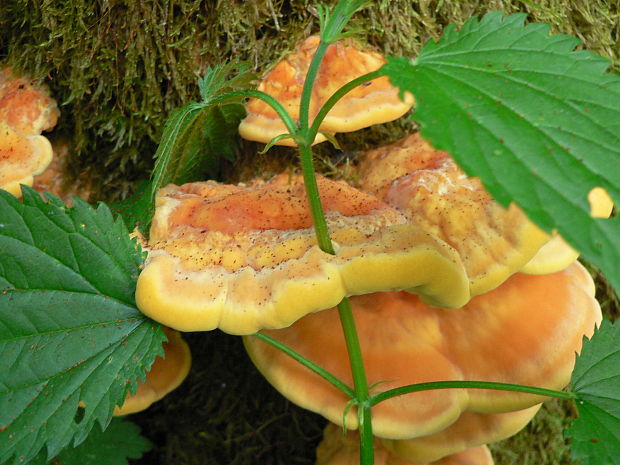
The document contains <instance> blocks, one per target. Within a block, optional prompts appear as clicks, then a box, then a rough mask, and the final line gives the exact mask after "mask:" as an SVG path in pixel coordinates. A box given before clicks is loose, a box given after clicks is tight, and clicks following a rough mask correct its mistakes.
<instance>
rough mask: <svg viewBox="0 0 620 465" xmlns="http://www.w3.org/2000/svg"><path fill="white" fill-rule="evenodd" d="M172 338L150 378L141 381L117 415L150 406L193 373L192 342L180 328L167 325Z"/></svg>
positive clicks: (116, 412)
mask: <svg viewBox="0 0 620 465" xmlns="http://www.w3.org/2000/svg"><path fill="white" fill-rule="evenodd" d="M164 331H165V333H166V336H168V341H167V342H164V357H163V358H162V357H157V358H156V359H155V362H154V363H153V365H152V366H151V369H150V370H149V371H148V372H147V373H146V379H145V380H144V381H140V382H138V389H137V391H136V393H135V394H133V395H132V394H128V395H127V397H126V398H125V402H124V403H123V405H122V406H121V407H118V406H117V407H116V408H115V410H114V415H115V416H121V415H129V414H131V413H136V412H141V411H142V410H146V409H147V408H149V407H150V406H151V405H152V404H153V403H154V402H157V401H158V400H161V399H163V398H164V396H166V395H167V394H169V393H170V392H172V391H173V390H175V389H176V388H177V387H179V386H180V385H181V383H182V382H183V381H184V380H185V378H186V377H187V375H188V374H189V370H190V367H191V364H192V356H191V353H190V350H189V346H188V345H187V343H186V342H185V341H184V340H183V338H182V337H181V335H180V334H179V332H178V331H174V330H171V329H169V328H164Z"/></svg>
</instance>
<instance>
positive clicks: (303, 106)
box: [299, 39, 329, 143]
mask: <svg viewBox="0 0 620 465" xmlns="http://www.w3.org/2000/svg"><path fill="white" fill-rule="evenodd" d="M327 47H329V42H325V41H324V40H323V39H321V40H320V42H319V45H318V47H317V48H316V51H315V52H314V56H313V57H312V61H310V66H309V67H308V73H307V74H306V80H305V81H304V88H303V90H302V92H301V102H300V104H299V127H300V128H301V129H302V130H304V129H307V128H308V125H309V124H308V116H309V112H310V99H311V98H312V87H313V86H314V81H315V80H316V75H317V73H318V71H319V66H321V61H323V56H324V55H325V52H326V51H327ZM312 140H314V138H313V139H312ZM311 142H312V141H310V143H311Z"/></svg>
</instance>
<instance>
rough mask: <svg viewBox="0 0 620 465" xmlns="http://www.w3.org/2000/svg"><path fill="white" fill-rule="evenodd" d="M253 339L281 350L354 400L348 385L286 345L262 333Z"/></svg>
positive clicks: (352, 391) (352, 392)
mask: <svg viewBox="0 0 620 465" xmlns="http://www.w3.org/2000/svg"><path fill="white" fill-rule="evenodd" d="M254 337H255V338H257V339H260V340H261V341H264V342H266V343H268V344H271V345H272V346H274V347H275V348H276V349H279V350H281V351H282V352H284V353H285V354H286V355H288V356H289V357H291V358H293V359H295V360H296V361H298V362H299V363H301V364H302V365H304V366H305V367H307V368H309V369H310V370H312V371H314V372H315V373H316V374H317V375H319V376H320V377H322V378H323V379H325V380H326V381H327V382H329V383H331V384H332V385H333V386H334V387H336V388H337V389H339V390H341V391H342V392H343V393H344V394H345V395H346V396H348V397H350V398H351V399H354V398H355V391H354V390H353V389H352V388H351V387H350V386H349V385H347V384H346V383H345V382H343V381H341V380H340V379H338V378H337V377H335V376H334V375H332V374H331V373H330V372H329V371H327V370H325V369H324V368H322V367H320V366H319V365H317V364H316V363H314V362H313V361H312V360H309V359H307V358H306V357H304V356H303V355H301V354H300V353H299V352H296V351H295V350H293V349H291V348H290V347H289V346H287V345H286V344H284V343H282V342H280V341H278V340H277V339H274V338H272V337H271V336H268V335H266V334H264V333H255V334H254Z"/></svg>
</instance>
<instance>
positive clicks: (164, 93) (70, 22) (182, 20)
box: [0, 0, 620, 200]
mask: <svg viewBox="0 0 620 465" xmlns="http://www.w3.org/2000/svg"><path fill="white" fill-rule="evenodd" d="M327 3H331V4H333V3H335V2H334V1H333V0H331V1H329V2H327ZM619 5H620V4H619V3H618V2H608V1H606V0H592V1H590V2H582V1H580V0H539V1H537V2H533V1H529V0H528V1H526V0H521V1H520V0H494V1H490V2H488V1H482V0H468V1H464V2H445V1H442V0H439V1H438V0H418V1H411V0H382V1H380V2H379V1H378V2H372V4H371V5H370V6H369V7H368V8H366V9H365V10H363V11H362V12H361V13H359V14H357V15H356V16H355V17H354V20H353V22H352V25H351V26H352V27H354V28H359V29H361V30H364V31H365V35H364V37H360V38H361V39H362V40H365V41H367V42H368V43H369V44H370V45H371V46H374V47H376V48H378V49H380V50H383V51H384V52H385V53H387V54H392V55H406V56H415V54H417V53H418V52H419V50H420V49H421V47H422V44H423V43H424V42H425V41H426V40H428V39H438V38H439V37H440V36H441V33H442V31H443V28H444V27H445V26H446V25H447V24H450V23H454V24H457V25H460V24H462V23H463V22H464V21H466V20H467V19H468V18H470V17H471V16H474V15H479V14H483V13H485V12H486V11H488V10H492V9H499V10H502V11H505V12H506V13H513V12H516V11H524V12H527V13H528V14H529V18H530V19H531V20H532V21H544V22H549V23H551V24H552V26H553V30H554V31H556V32H565V33H568V34H573V35H576V36H578V37H580V38H581V39H582V40H584V42H585V44H586V46H587V47H588V48H589V49H591V50H593V51H595V52H598V53H600V54H602V55H604V56H607V57H609V58H610V59H611V60H612V61H613V62H614V66H615V67H616V69H618V55H619V53H620V52H619V47H618V41H619V39H620V6H619ZM317 30H318V21H317V18H316V11H315V10H314V8H313V7H312V2H310V1H309V0H249V1H243V2H242V1H238V0H236V1H217V2H201V1H197V0H163V1H157V2H155V1H153V0H145V1H140V2H134V1H130V0H116V1H113V2H112V1H96V2H92V1H88V0H75V1H72V2H45V1H43V0H4V1H3V2H2V4H1V5H0V31H1V33H0V61H1V62H6V63H7V64H8V65H10V66H14V67H15V68H17V69H20V70H23V71H24V72H26V73H28V74H30V75H31V76H33V77H35V78H37V79H45V81H46V82H47V83H48V84H49V85H50V87H51V90H52V94H53V95H54V96H55V98H56V99H57V100H58V101H59V102H60V103H61V110H62V118H61V120H60V124H59V127H58V130H57V132H61V133H64V134H65V135H66V136H67V137H69V138H70V139H71V140H72V144H73V151H72V154H71V166H72V173H71V174H72V175H73V176H77V175H78V174H79V175H80V176H82V177H84V176H90V177H92V179H93V181H94V185H95V190H96V194H95V196H96V197H98V198H104V199H108V200H113V199H115V198H118V197H123V196H125V195H126V193H127V192H128V191H129V190H130V189H131V188H132V186H133V185H134V182H135V180H137V179H141V178H144V177H146V176H148V173H149V170H150V169H151V168H152V164H153V160H152V158H153V154H154V152H155V148H156V144H157V142H158V141H159V138H160V137H161V133H162V128H163V124H164V122H165V121H166V118H167V117H168V115H169V114H170V112H171V111H172V110H173V109H174V108H176V107H177V106H179V105H181V104H182V103H184V102H187V101H189V100H192V99H197V98H198V93H197V89H196V79H197V76H199V75H201V74H202V73H203V72H204V70H205V68H206V67H207V66H208V65H210V64H213V63H221V62H222V61H224V60H226V59H230V58H233V57H234V58H239V59H242V60H248V61H249V62H250V63H251V65H252V66H253V68H254V69H255V70H257V71H259V72H262V71H264V70H265V69H266V68H267V67H268V66H269V65H270V64H271V63H273V62H274V61H275V60H276V59H278V58H280V57H282V56H283V54H284V53H286V52H287V51H289V50H291V49H292V47H293V46H294V44H295V43H296V42H297V41H299V40H300V39H302V38H303V37H305V36H307V35H309V34H311V33H315V32H317ZM408 129H410V126H408V125H407V124H396V125H392V126H391V127H390V130H387V131H386V129H385V128H381V129H373V130H369V131H364V132H363V133H360V134H355V135H349V136H345V137H343V139H344V146H345V147H346V148H347V150H357V149H359V148H360V147H364V146H368V143H369V142H367V141H372V143H373V144H374V143H376V142H377V141H384V142H385V143H387V142H390V141H393V140H395V139H396V138H398V137H399V136H400V135H402V134H403V132H404V131H406V130H408ZM321 150H322V151H326V153H325V154H324V155H323V156H324V157H328V158H329V157H334V156H336V157H338V156H339V155H338V154H336V153H335V152H334V151H331V152H330V151H329V150H327V149H324V148H322V149H321ZM255 153H256V146H252V147H251V148H249V149H248V152H247V156H248V157H254V156H255ZM327 166H329V163H328V164H327ZM228 172H231V170H229V171H228Z"/></svg>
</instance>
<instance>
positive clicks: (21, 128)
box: [0, 69, 59, 196]
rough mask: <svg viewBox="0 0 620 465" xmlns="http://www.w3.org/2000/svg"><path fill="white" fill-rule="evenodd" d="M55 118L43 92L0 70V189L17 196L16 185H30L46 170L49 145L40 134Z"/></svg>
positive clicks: (55, 110) (53, 104)
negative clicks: (37, 175)
mask: <svg viewBox="0 0 620 465" xmlns="http://www.w3.org/2000/svg"><path fill="white" fill-rule="evenodd" d="M58 115H59V112H58V108H57V106H56V102H55V101H54V100H53V99H52V98H51V97H50V96H49V95H48V92H47V90H45V89H44V88H43V87H40V86H35V85H33V84H32V83H31V82H30V81H29V80H27V79H24V78H17V77H13V76H12V74H11V71H10V70H8V69H5V70H3V71H0V189H4V190H7V191H9V192H10V193H11V194H13V195H15V196H21V190H20V187H19V186H20V184H26V185H29V186H31V185H32V182H33V176H34V175H36V174H40V173H42V172H43V171H44V170H45V168H47V166H48V165H49V164H50V162H51V161H52V146H51V144H50V142H49V141H48V140H47V138H45V137H44V136H42V135H40V134H41V132H43V131H45V130H48V129H51V128H53V127H54V126H55V125H56V121H57V120H58Z"/></svg>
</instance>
